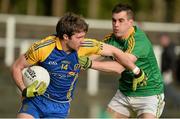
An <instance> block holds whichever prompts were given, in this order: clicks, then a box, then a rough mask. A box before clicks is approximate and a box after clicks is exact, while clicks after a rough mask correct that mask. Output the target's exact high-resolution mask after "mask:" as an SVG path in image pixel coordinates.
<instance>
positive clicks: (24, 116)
mask: <svg viewBox="0 0 180 119" xmlns="http://www.w3.org/2000/svg"><path fill="white" fill-rule="evenodd" d="M17 118H21V119H27V118H28V119H34V117H33V116H32V115H30V114H26V113H19V114H17Z"/></svg>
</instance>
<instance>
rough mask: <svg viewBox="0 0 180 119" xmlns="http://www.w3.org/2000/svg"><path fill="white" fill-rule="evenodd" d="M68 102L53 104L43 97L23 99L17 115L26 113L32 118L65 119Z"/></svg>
mask: <svg viewBox="0 0 180 119" xmlns="http://www.w3.org/2000/svg"><path fill="white" fill-rule="evenodd" d="M69 108H70V102H63V103H60V102H55V101H52V100H50V99H48V98H47V97H44V96H36V97H33V98H25V99H24V100H23V101H22V106H21V108H20V110H19V112H18V113H27V114H30V115H32V116H33V117H34V118H66V117H67V116H68V113H69Z"/></svg>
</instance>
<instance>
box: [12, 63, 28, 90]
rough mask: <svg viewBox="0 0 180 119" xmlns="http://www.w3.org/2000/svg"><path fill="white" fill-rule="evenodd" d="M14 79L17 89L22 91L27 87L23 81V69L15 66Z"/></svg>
mask: <svg viewBox="0 0 180 119" xmlns="http://www.w3.org/2000/svg"><path fill="white" fill-rule="evenodd" d="M12 77H13V80H14V82H15V83H16V85H17V87H18V88H19V89H20V90H21V91H22V90H23V89H24V88H25V85H24V82H23V79H22V74H21V69H20V68H19V67H18V66H16V65H15V64H14V65H13V66H12Z"/></svg>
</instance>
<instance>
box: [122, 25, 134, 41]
mask: <svg viewBox="0 0 180 119" xmlns="http://www.w3.org/2000/svg"><path fill="white" fill-rule="evenodd" d="M133 32H134V27H131V28H130V29H129V30H128V32H127V33H126V34H125V35H123V36H122V39H127V38H129V36H130V35H131V34H132V33H133Z"/></svg>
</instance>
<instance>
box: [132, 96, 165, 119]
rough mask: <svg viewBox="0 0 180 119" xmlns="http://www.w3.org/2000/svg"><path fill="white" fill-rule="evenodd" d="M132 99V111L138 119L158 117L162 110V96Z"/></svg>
mask: <svg viewBox="0 0 180 119" xmlns="http://www.w3.org/2000/svg"><path fill="white" fill-rule="evenodd" d="M131 99H132V103H131V105H132V107H133V110H135V111H136V113H137V116H138V117H146V118H153V117H160V116H161V114H162V111H163V109H164V104H165V102H164V94H160V95H153V96H146V97H134V98H131Z"/></svg>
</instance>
